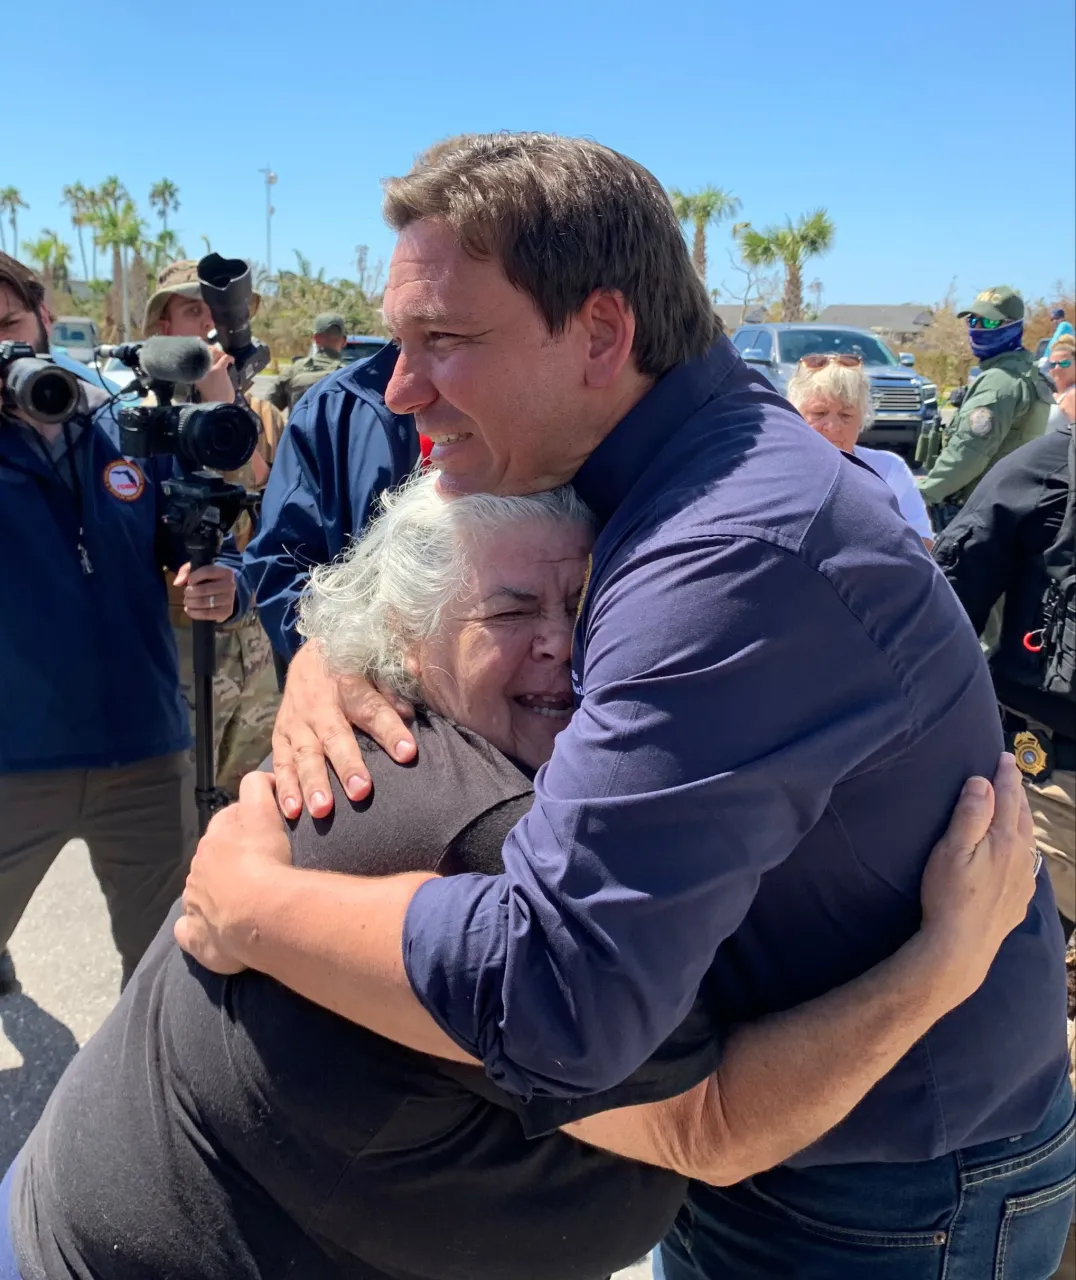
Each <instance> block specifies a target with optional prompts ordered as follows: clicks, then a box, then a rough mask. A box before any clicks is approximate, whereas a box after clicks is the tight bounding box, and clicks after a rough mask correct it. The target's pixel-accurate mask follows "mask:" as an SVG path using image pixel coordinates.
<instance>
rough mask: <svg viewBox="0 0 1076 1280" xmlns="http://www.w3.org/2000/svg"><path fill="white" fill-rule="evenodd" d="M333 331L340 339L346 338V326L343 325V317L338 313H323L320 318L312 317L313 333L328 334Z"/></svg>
mask: <svg viewBox="0 0 1076 1280" xmlns="http://www.w3.org/2000/svg"><path fill="white" fill-rule="evenodd" d="M333 329H335V330H337V332H338V333H339V334H340V336H341V337H342V338H346V337H347V325H346V324H345V323H344V317H343V316H342V315H341V314H340V313H339V312H338V311H323V312H322V313H321V315H320V316H315V317H314V333H315V335H316V334H319V333H330V332H331V331H332V330H333Z"/></svg>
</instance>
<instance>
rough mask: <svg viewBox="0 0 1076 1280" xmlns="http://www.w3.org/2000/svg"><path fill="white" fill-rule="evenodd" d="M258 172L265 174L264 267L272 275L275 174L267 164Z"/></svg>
mask: <svg viewBox="0 0 1076 1280" xmlns="http://www.w3.org/2000/svg"><path fill="white" fill-rule="evenodd" d="M258 172H259V173H264V174H265V268H266V270H267V271H268V272H269V274H270V275H272V274H273V214H274V213H276V210H275V209H274V208H273V187H274V186H275V185H276V174H275V173H274V172H273V169H272V166H271V165H268V164H267V165H266V166H265V168H264V169H259V170H258Z"/></svg>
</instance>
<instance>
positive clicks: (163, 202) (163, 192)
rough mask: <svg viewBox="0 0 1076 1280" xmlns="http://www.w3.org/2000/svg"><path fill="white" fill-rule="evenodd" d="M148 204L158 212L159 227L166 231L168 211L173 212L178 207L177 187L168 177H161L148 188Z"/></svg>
mask: <svg viewBox="0 0 1076 1280" xmlns="http://www.w3.org/2000/svg"><path fill="white" fill-rule="evenodd" d="M149 205H150V208H151V209H156V211H157V212H158V213H159V214H160V217H161V229H162V230H163V231H167V230H168V214H169V212H171V213H175V211H176V210H177V209H178V208H179V188H178V187H177V186H176V184H175V183H174V182H170V181H169V180H168V178H162V179H161V180H160V182H155V183H154V184H153V186H152V187H150V189H149Z"/></svg>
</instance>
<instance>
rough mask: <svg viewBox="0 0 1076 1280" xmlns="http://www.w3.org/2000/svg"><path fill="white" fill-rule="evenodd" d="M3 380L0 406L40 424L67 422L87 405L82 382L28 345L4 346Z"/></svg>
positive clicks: (0, 355)
mask: <svg viewBox="0 0 1076 1280" xmlns="http://www.w3.org/2000/svg"><path fill="white" fill-rule="evenodd" d="M0 380H2V381H3V392H2V401H0V403H3V405H4V406H5V407H7V408H11V409H17V410H18V411H19V412H20V413H22V414H24V415H25V416H26V417H28V418H33V419H35V420H36V421H37V422H44V423H48V424H50V425H55V424H57V423H60V422H67V421H68V420H69V419H70V418H73V417H74V416H75V414H76V413H78V411H79V408H80V407H81V405H82V403H83V401H82V386H81V383H80V382H79V380H78V378H76V377H75V375H74V374H73V373H71V372H69V371H68V370H67V369H61V368H60V366H59V365H58V364H56V363H55V362H54V361H52V360H50V359H49V358H48V357H47V356H39V355H38V354H37V352H36V351H35V350H34V349H33V347H32V346H30V344H29V343H28V342H0Z"/></svg>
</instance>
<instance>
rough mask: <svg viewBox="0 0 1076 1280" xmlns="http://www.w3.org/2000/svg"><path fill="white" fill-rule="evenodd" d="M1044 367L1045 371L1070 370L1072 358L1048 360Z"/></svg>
mask: <svg viewBox="0 0 1076 1280" xmlns="http://www.w3.org/2000/svg"><path fill="white" fill-rule="evenodd" d="M1046 367H1047V369H1071V368H1072V358H1071V357H1069V358H1068V359H1066V360H1050V361H1048V362H1047V365H1046Z"/></svg>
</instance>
